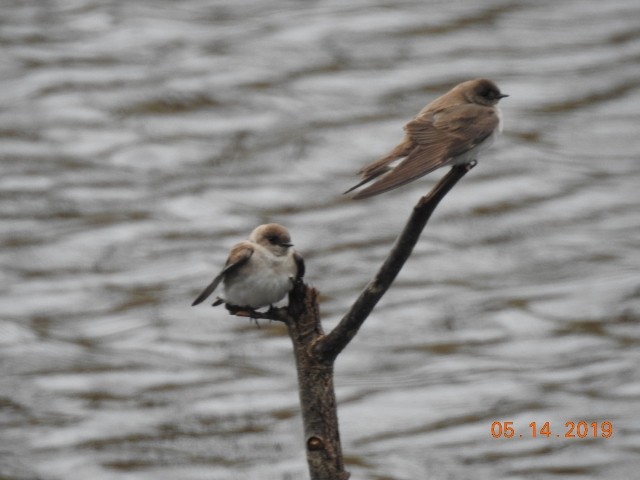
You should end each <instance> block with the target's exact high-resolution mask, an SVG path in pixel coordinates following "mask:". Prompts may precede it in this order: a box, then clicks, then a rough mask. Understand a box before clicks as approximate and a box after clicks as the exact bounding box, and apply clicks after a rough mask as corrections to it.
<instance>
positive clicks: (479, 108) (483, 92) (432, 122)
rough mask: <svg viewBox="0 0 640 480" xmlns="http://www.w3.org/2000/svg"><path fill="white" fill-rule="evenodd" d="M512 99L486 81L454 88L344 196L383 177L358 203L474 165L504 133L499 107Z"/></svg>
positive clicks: (357, 196) (358, 195)
mask: <svg viewBox="0 0 640 480" xmlns="http://www.w3.org/2000/svg"><path fill="white" fill-rule="evenodd" d="M508 96H509V95H505V94H504V93H501V92H500V89H499V88H498V87H497V86H496V84H495V83H493V82H492V81H491V80H488V79H486V78H478V79H476V80H469V81H467V82H463V83H460V84H458V85H456V86H455V87H453V88H452V89H451V90H449V91H448V92H447V93H445V94H444V95H442V96H441V97H439V98H437V99H435V100H434V101H433V102H431V103H429V104H428V105H427V106H426V107H424V108H423V109H422V110H420V113H419V114H418V115H417V116H416V117H415V118H414V119H413V120H411V121H410V122H409V123H407V124H406V125H405V127H404V130H405V135H404V138H403V139H402V141H401V142H400V144H399V145H398V146H397V147H396V148H394V149H393V150H392V151H391V152H389V153H388V154H387V155H385V156H384V157H382V158H380V159H379V160H376V161H375V162H373V163H370V164H369V165H367V166H365V167H364V168H362V170H360V171H359V172H358V174H359V175H361V176H362V181H361V182H360V183H358V184H357V185H355V186H353V187H351V188H350V189H349V190H347V191H346V192H344V193H349V192H351V191H352V190H355V189H356V188H358V187H360V186H362V185H364V184H366V183H369V182H371V181H373V180H375V179H377V178H378V177H380V178H379V179H378V180H377V181H375V182H374V183H372V184H371V185H369V186H368V187H366V188H364V189H363V190H360V191H359V192H358V193H356V194H355V195H354V196H353V198H354V199H360V198H367V197H371V196H373V195H378V194H380V193H383V192H386V191H388V190H392V189H394V188H398V187H400V186H402V185H404V184H406V183H409V182H411V181H413V180H415V179H416V178H420V177H422V176H424V175H426V174H428V173H430V172H433V171H434V170H436V169H438V168H440V167H444V166H446V165H458V164H463V163H468V162H471V161H472V160H475V159H476V158H477V156H478V155H479V154H480V153H481V152H483V151H484V150H486V149H487V148H488V147H489V146H491V144H492V143H493V140H494V139H495V137H496V135H497V134H498V133H499V132H500V131H502V121H501V119H500V110H499V108H498V107H497V103H498V101H499V100H500V99H501V98H504V97H508ZM397 161H399V163H397V165H395V166H394V164H395V163H396V162H397Z"/></svg>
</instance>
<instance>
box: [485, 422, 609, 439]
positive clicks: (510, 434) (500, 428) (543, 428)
mask: <svg viewBox="0 0 640 480" xmlns="http://www.w3.org/2000/svg"><path fill="white" fill-rule="evenodd" d="M528 427H529V428H524V429H522V430H520V429H518V431H516V427H515V426H514V425H513V422H509V421H504V422H493V423H492V424H491V436H492V437H493V438H537V437H546V438H550V437H553V438H611V437H612V436H613V423H612V422H610V421H608V420H605V421H604V422H586V421H584V420H580V421H578V422H575V421H572V420H570V421H568V422H564V428H562V429H560V430H559V431H558V430H557V429H556V428H553V429H552V428H551V422H544V423H538V422H531V423H530V424H529V426H528Z"/></svg>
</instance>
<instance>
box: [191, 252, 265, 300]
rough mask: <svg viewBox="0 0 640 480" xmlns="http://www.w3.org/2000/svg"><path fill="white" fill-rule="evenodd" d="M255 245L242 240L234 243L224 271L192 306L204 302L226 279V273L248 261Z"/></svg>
mask: <svg viewBox="0 0 640 480" xmlns="http://www.w3.org/2000/svg"><path fill="white" fill-rule="evenodd" d="M253 251H254V250H253V246H252V245H250V244H249V242H241V243H238V244H237V245H234V246H233V247H232V248H231V251H230V252H229V257H228V258H227V263H226V264H225V266H224V268H223V269H222V271H221V272H220V273H219V274H218V275H216V277H215V278H214V279H213V280H212V281H211V283H210V284H209V285H207V288H205V289H204V290H203V291H202V293H201V294H200V295H198V298H196V299H195V300H194V301H193V303H192V304H191V306H192V307H193V306H196V305H198V304H200V303H202V302H204V301H205V300H206V299H207V297H208V296H209V295H211V294H212V293H213V291H214V290H215V289H216V288H218V285H219V284H220V282H221V281H222V279H224V277H225V275H227V274H229V273H232V272H233V271H235V270H237V269H238V268H240V267H241V266H242V265H244V264H245V263H247V262H248V261H249V259H250V258H251V255H253Z"/></svg>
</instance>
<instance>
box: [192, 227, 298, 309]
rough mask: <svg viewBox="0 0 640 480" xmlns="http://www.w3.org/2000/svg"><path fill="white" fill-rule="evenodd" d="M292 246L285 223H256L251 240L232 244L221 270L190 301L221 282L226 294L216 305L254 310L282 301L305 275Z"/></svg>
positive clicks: (207, 294)
mask: <svg viewBox="0 0 640 480" xmlns="http://www.w3.org/2000/svg"><path fill="white" fill-rule="evenodd" d="M292 247H293V244H292V243H291V236H290V235H289V232H288V230H287V229H286V228H284V227H283V226H282V225H278V224H277V223H268V224H266V225H260V226H259V227H256V228H255V229H254V230H253V232H251V235H250V236H249V239H248V240H245V241H242V242H240V243H237V244H235V245H234V246H233V247H231V250H230V251H229V257H228V258H227V262H226V263H225V266H224V268H223V269H222V271H220V273H218V275H216V276H215V278H214V279H213V280H212V281H211V283H210V284H209V285H208V286H207V288H205V289H204V291H203V292H202V293H201V294H200V295H198V298H196V299H195V300H194V301H193V303H192V304H191V305H192V306H193V305H198V304H199V303H202V302H203V301H204V300H206V299H207V297H208V296H209V295H211V294H212V293H213V291H214V290H215V289H216V288H217V287H218V285H219V284H220V282H222V283H223V286H224V292H225V295H224V298H218V299H217V300H216V301H215V302H214V304H213V305H220V304H221V303H226V304H227V305H231V306H234V307H246V308H248V309H250V310H255V309H256V308H260V307H264V306H267V305H272V304H274V303H276V302H279V301H280V300H282V299H283V298H284V296H285V295H286V294H287V293H289V291H290V290H291V288H293V282H294V281H295V280H296V279H299V278H302V277H303V276H304V261H303V259H302V257H301V256H300V255H299V254H298V253H297V252H296V251H295V250H294V249H293V248H292Z"/></svg>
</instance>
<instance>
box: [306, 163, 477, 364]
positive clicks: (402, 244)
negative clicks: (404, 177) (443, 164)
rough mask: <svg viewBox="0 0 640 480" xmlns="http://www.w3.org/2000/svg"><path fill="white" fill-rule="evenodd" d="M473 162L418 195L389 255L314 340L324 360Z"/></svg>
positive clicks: (357, 322) (382, 289)
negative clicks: (328, 328)
mask: <svg viewBox="0 0 640 480" xmlns="http://www.w3.org/2000/svg"><path fill="white" fill-rule="evenodd" d="M475 165H476V162H475V161H474V162H471V163H469V164H466V165H457V166H454V167H453V168H452V169H451V170H450V171H449V172H448V173H447V174H446V175H445V176H444V177H443V178H442V179H441V180H440V181H439V182H438V183H437V184H436V186H435V187H434V188H433V189H432V190H431V192H429V193H428V194H427V195H425V196H424V197H422V198H421V199H420V200H419V201H418V203H417V204H416V206H415V207H414V208H413V212H412V214H411V217H409V220H408V221H407V224H406V225H405V227H404V230H403V231H402V233H401V234H400V236H399V237H398V238H397V239H396V243H395V244H394V246H393V248H392V249H391V252H390V253H389V256H388V257H387V259H386V260H385V261H384V263H383V264H382V266H381V267H380V269H379V270H378V273H376V276H375V277H374V278H373V280H371V281H370V282H369V283H368V284H367V286H366V287H365V288H364V290H363V291H362V293H360V296H359V297H358V299H357V300H356V301H355V302H354V304H353V305H352V306H351V308H350V309H349V311H348V312H347V313H346V314H345V316H344V317H342V320H340V323H338V325H337V326H336V327H335V328H334V329H333V330H332V331H331V332H330V333H329V334H328V335H327V336H326V337H324V338H323V339H322V340H320V341H318V342H317V343H316V347H315V353H316V354H317V355H319V356H320V357H321V358H322V359H323V360H324V361H325V362H326V361H329V362H331V361H333V360H335V358H336V357H337V356H338V354H339V353H340V352H341V351H342V350H343V349H344V348H345V347H346V346H347V345H348V344H349V342H350V341H351V339H352V338H353V337H354V336H355V335H356V333H358V330H359V329H360V327H361V326H362V324H363V323H364V321H365V320H366V319H367V317H368V316H369V314H370V313H371V311H372V310H373V308H374V307H375V306H376V304H377V303H378V301H379V300H380V299H381V298H382V296H383V295H384V294H385V293H386V291H387V290H388V288H389V287H390V286H391V284H392V283H393V281H394V280H395V278H396V276H397V275H398V273H399V272H400V270H401V269H402V267H403V265H404V263H405V262H406V261H407V259H408V258H409V256H410V255H411V252H412V251H413V247H415V245H416V243H417V242H418V239H419V238H420V234H421V233H422V230H423V229H424V227H425V225H426V224H427V221H428V220H429V218H430V217H431V214H432V213H433V211H434V210H435V208H436V207H437V206H438V203H440V200H442V199H443V198H444V196H445V195H446V194H447V193H449V191H450V190H451V189H452V188H453V186H454V185H455V184H456V183H458V181H459V180H460V179H461V178H462V177H464V176H465V175H466V174H467V172H469V171H470V170H471V169H472V168H473V167H475Z"/></svg>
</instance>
